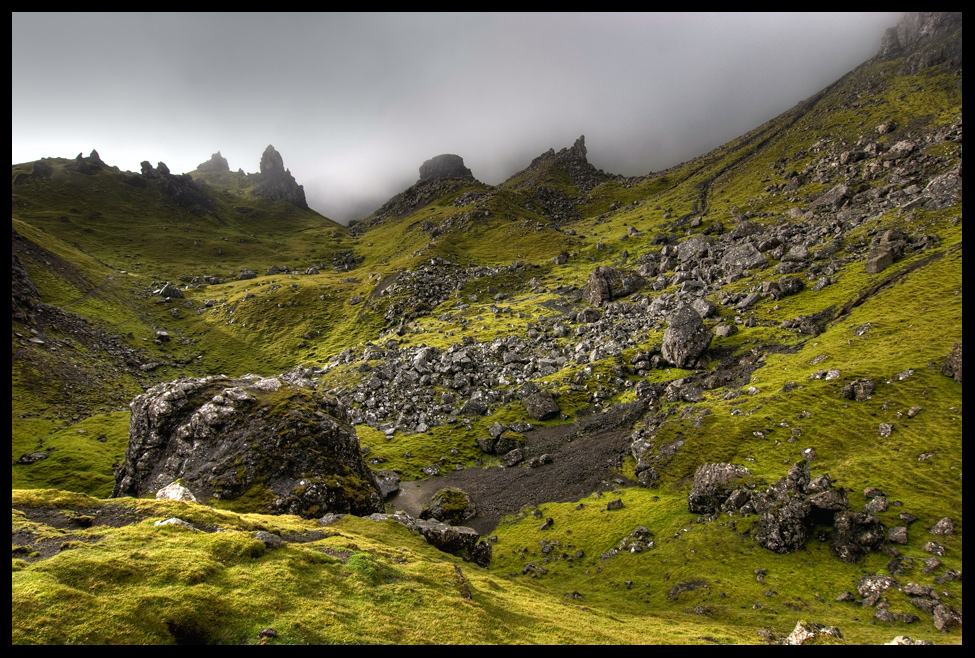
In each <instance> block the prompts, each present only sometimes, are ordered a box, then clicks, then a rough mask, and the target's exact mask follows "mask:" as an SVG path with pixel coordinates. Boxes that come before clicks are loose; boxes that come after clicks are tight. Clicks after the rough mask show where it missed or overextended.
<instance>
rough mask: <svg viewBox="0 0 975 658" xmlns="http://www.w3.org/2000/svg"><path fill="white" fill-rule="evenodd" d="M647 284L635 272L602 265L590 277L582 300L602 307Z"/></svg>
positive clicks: (583, 291) (583, 290)
mask: <svg viewBox="0 0 975 658" xmlns="http://www.w3.org/2000/svg"><path fill="white" fill-rule="evenodd" d="M645 282H646V281H645V279H644V278H643V277H642V276H640V275H639V274H636V273H635V272H630V271H628V270H619V269H616V268H613V267H608V266H606V265H600V266H599V267H597V268H596V269H594V270H593V271H592V273H591V274H590V275H589V280H588V281H587V282H586V285H585V287H584V288H583V289H582V298H583V299H584V300H586V301H587V302H589V303H590V304H592V305H593V306H602V305H603V304H605V303H606V302H610V301H612V300H614V299H616V298H617V297H624V296H626V295H629V294H632V293H634V292H636V291H637V290H639V289H640V287H642V286H643V284H644V283H645Z"/></svg>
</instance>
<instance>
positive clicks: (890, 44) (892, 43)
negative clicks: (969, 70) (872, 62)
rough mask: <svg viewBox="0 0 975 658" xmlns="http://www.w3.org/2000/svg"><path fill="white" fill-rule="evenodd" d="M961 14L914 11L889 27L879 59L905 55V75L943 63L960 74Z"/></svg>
mask: <svg viewBox="0 0 975 658" xmlns="http://www.w3.org/2000/svg"><path fill="white" fill-rule="evenodd" d="M961 29H962V13H961V12H960V11H941V12H938V11H911V12H907V13H906V14H905V15H904V18H902V19H901V20H900V22H898V23H897V26H896V27H892V28H888V30H887V32H886V33H885V34H884V38H883V41H882V42H881V45H880V52H879V53H878V54H877V58H878V59H881V60H891V59H897V58H899V57H906V58H907V59H906V60H905V63H904V66H903V68H902V70H901V73H902V74H906V75H913V74H914V73H917V72H918V70H920V69H922V68H924V67H926V66H933V65H936V64H944V65H945V66H946V67H947V68H948V69H949V70H951V71H955V72H957V73H958V74H961V67H962V44H961Z"/></svg>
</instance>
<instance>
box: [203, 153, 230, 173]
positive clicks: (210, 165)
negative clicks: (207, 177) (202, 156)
mask: <svg viewBox="0 0 975 658" xmlns="http://www.w3.org/2000/svg"><path fill="white" fill-rule="evenodd" d="M196 170H197V171H212V172H218V171H230V163H229V162H227V158H225V157H223V156H222V155H220V151H217V152H216V153H214V154H213V155H211V156H210V159H209V160H207V161H206V162H201V163H200V164H198V165H197V166H196Z"/></svg>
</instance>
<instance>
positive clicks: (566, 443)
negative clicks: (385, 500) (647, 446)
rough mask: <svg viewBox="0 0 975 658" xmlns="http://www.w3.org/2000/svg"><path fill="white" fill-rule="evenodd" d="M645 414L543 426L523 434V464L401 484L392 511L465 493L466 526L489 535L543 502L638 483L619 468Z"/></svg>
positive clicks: (609, 414) (641, 408) (613, 412)
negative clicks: (470, 512)
mask: <svg viewBox="0 0 975 658" xmlns="http://www.w3.org/2000/svg"><path fill="white" fill-rule="evenodd" d="M645 411H646V405H645V404H643V403H642V402H634V403H631V404H626V405H619V406H617V407H614V408H612V409H610V410H607V411H606V412H605V413H597V414H593V415H589V416H585V417H583V418H580V419H579V420H577V421H576V422H574V423H571V424H569V425H561V426H557V427H542V428H538V429H536V430H533V431H531V432H527V433H526V434H525V439H526V441H527V445H526V448H525V452H526V455H527V456H526V459H525V461H524V462H522V463H521V464H518V465H517V466H513V467H511V468H505V467H503V466H494V467H491V468H483V469H477V468H469V469H465V470H463V471H452V472H450V473H447V474H445V475H442V476H439V477H434V478H430V479H427V480H421V481H417V482H404V483H403V484H401V485H400V491H399V493H398V494H397V495H396V496H394V497H393V498H392V500H391V501H390V502H391V505H392V507H393V509H397V510H403V511H405V512H407V513H408V514H410V515H412V516H416V515H418V514H419V513H420V511H421V510H422V509H423V506H424V505H425V504H426V503H427V502H429V500H430V498H431V496H433V494H434V493H435V492H436V491H437V490H438V489H441V488H444V487H456V488H458V489H460V490H462V491H465V492H467V494H468V495H470V496H471V498H472V499H473V501H474V504H475V505H476V507H477V510H478V513H477V515H476V516H474V517H473V518H471V519H469V520H468V521H466V522H465V523H464V525H467V526H470V527H471V528H474V529H475V530H477V531H478V532H479V533H480V534H482V535H486V534H490V533H491V532H492V531H493V530H494V529H495V528H496V527H497V525H498V521H499V520H500V519H501V517H503V516H507V515H509V514H515V513H517V512H518V511H520V510H521V509H522V508H523V507H525V506H535V505H539V504H541V503H546V502H572V501H576V500H579V499H580V498H583V497H585V496H588V495H590V494H592V493H593V492H594V491H607V490H610V489H614V488H618V487H620V486H632V485H634V484H636V483H635V482H633V481H631V480H627V479H625V478H623V477H622V476H621V475H620V474H619V471H618V470H617V469H618V465H619V463H620V459H621V457H623V456H625V455H626V454H628V453H629V447H630V430H631V428H632V426H633V424H634V423H635V422H636V421H637V420H638V419H639V418H640V417H641V416H642V415H643V413H644V412H645ZM543 454H548V455H551V457H552V462H551V463H548V464H544V465H542V466H539V467H537V468H529V467H527V466H526V465H525V464H526V462H527V461H528V460H529V459H531V458H532V457H539V456H541V455H543Z"/></svg>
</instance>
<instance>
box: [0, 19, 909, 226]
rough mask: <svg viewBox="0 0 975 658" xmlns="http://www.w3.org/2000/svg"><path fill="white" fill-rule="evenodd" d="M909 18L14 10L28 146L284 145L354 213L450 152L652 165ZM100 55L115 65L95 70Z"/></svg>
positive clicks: (62, 151) (699, 144)
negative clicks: (571, 154)
mask: <svg viewBox="0 0 975 658" xmlns="http://www.w3.org/2000/svg"><path fill="white" fill-rule="evenodd" d="M898 18H899V14H897V13H892V12H891V13H861V14H791V13H788V14H707V13H705V14H698V13H692V14H669V13H668V14H615V13H614V14H574V13H573V14H404V15H397V14H341V15H334V14H310V15H302V14H270V15H269V14H245V15H240V16H228V15H226V14H161V15H153V14H99V15H90V14H79V15H72V14H58V15H50V14H45V15H39V14H20V13H15V14H14V15H13V27H14V29H13V31H12V35H13V48H12V53H13V62H12V64H13V66H12V91H13V94H12V96H13V104H12V122H13V125H15V126H16V127H17V130H16V131H14V133H13V136H12V155H13V162H14V163H17V162H25V161H30V160H36V159H39V158H41V157H50V156H64V157H71V156H73V155H74V154H75V153H77V152H84V153H87V152H89V151H90V150H91V149H92V148H95V149H97V150H98V151H99V153H100V154H101V155H102V157H103V158H104V159H105V161H106V162H110V163H112V164H115V165H117V166H119V167H120V168H122V169H128V170H132V171H138V169H139V163H140V162H141V161H143V160H149V161H151V162H157V161H164V162H166V163H167V165H168V166H169V167H170V169H171V170H172V171H174V172H188V171H192V170H193V168H194V167H195V166H196V164H197V163H199V162H202V161H203V160H205V159H206V157H207V156H208V155H209V154H210V153H213V152H215V151H217V150H221V152H222V153H223V155H224V156H225V157H227V159H228V160H229V161H230V167H231V169H232V170H237V169H238V168H242V169H243V170H244V171H247V172H253V171H257V167H258V162H259V158H260V153H261V152H262V151H263V149H264V147H265V146H266V145H267V144H269V143H270V144H274V145H275V147H276V148H277V149H278V151H279V152H280V153H281V154H282V156H283V157H284V160H285V163H286V165H287V166H288V167H289V168H290V170H291V172H292V173H293V175H294V176H295V178H296V179H297V180H298V182H299V183H300V184H302V185H304V186H305V188H306V191H307V195H308V200H309V204H310V205H311V206H312V207H313V208H315V209H316V210H318V211H319V212H321V213H323V214H325V215H326V216H329V217H332V218H334V219H336V220H338V221H341V222H342V223H347V222H348V221H349V220H350V219H353V218H355V217H356V216H361V215H363V214H368V213H369V212H371V211H372V210H374V209H375V208H376V207H378V205H380V204H381V203H382V202H383V201H384V200H385V199H387V198H389V197H390V196H391V195H393V194H396V193H397V192H399V191H401V190H402V189H404V188H405V187H406V186H408V185H410V184H412V183H413V182H415V181H416V178H417V169H418V167H419V166H420V164H421V163H423V162H424V161H425V160H427V159H428V158H430V157H433V156H435V155H437V154H440V153H456V154H458V155H460V156H461V157H463V158H464V159H465V162H466V164H467V166H468V167H469V168H470V169H471V170H472V171H473V174H474V176H475V177H476V178H477V179H478V180H481V181H483V182H485V183H488V184H492V185H493V184H498V183H500V182H502V181H503V180H505V179H506V178H507V177H508V176H510V175H511V174H513V173H514V172H516V171H518V170H520V169H522V168H523V167H525V166H526V165H527V164H528V163H529V162H530V161H531V159H532V158H534V157H536V156H537V155H538V154H539V153H542V152H544V151H546V150H548V149H549V148H555V149H559V148H563V147H565V146H568V145H570V144H571V143H572V141H573V140H575V139H576V138H577V137H578V136H579V135H580V134H585V135H586V136H587V138H588V143H589V145H590V154H589V158H590V161H591V162H592V164H593V165H594V166H596V167H598V168H601V169H604V170H605V171H607V172H612V173H615V174H622V175H627V176H635V175H643V174H647V173H650V172H652V171H656V170H660V169H663V168H666V167H669V166H673V165H675V164H677V163H679V162H682V161H685V160H687V159H689V158H692V157H694V156H696V155H699V154H701V153H703V152H706V151H708V150H710V149H712V148H714V147H716V146H718V145H720V144H722V143H724V142H726V141H728V140H730V139H734V138H735V137H737V136H738V135H740V134H742V133H743V132H746V131H747V130H750V129H751V128H753V127H755V126H757V125H759V124H761V123H763V122H764V121H766V120H768V119H770V118H772V117H774V116H776V115H777V114H779V113H781V112H782V111H784V110H786V109H788V108H789V107H791V106H792V105H794V104H795V103H797V102H799V101H801V100H803V99H804V98H806V97H807V96H809V95H810V94H812V93H815V92H816V91H818V90H819V89H820V88H822V87H823V86H825V85H826V84H829V83H830V82H832V81H834V80H835V79H837V78H838V77H840V76H841V75H843V74H844V73H846V72H847V71H849V70H851V69H852V68H854V67H855V66H857V65H858V64H860V63H862V62H863V61H864V60H866V59H868V58H869V57H871V56H872V55H873V54H875V53H876V51H877V48H878V46H879V44H880V40H881V37H882V35H883V32H884V30H885V29H886V28H888V27H890V26H892V25H894V24H895V23H896V22H897V19H898ZM79 33H82V34H85V35H86V38H85V52H86V58H85V59H84V60H78V59H77V58H76V57H75V56H74V55H73V54H72V53H73V49H74V47H75V45H74V44H75V41H76V35H77V34H79ZM174 35H178V36H174ZM37 39H43V41H44V43H45V44H46V45H45V48H44V49H41V50H38V49H36V48H31V47H30V46H29V44H31V43H34V42H35V41H36V40H37ZM258 44H259V46H258ZM85 60H88V61H94V60H104V61H111V62H112V65H111V67H109V68H108V69H107V70H104V69H103V70H101V71H100V73H99V74H98V75H97V76H96V75H79V71H78V68H77V67H78V66H80V65H81V64H82V61H85ZM65 99H70V111H69V112H65V111H64V103H65Z"/></svg>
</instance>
